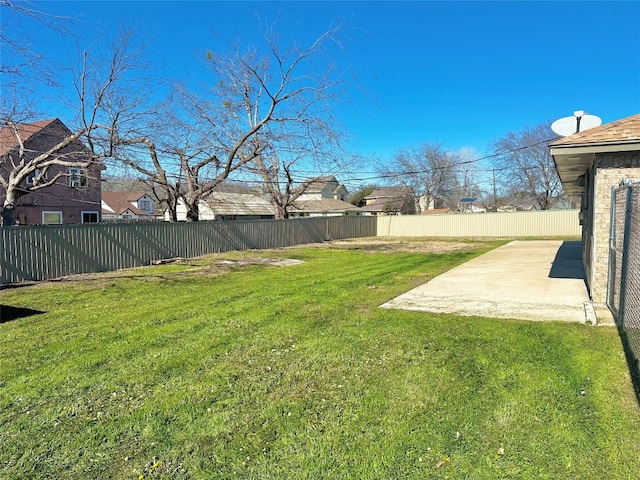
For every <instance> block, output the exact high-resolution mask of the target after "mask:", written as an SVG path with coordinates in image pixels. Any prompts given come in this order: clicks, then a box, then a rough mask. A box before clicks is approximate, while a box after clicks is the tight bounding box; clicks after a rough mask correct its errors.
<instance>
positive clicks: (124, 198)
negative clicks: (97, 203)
mask: <svg viewBox="0 0 640 480" xmlns="http://www.w3.org/2000/svg"><path fill="white" fill-rule="evenodd" d="M144 195H145V194H144V193H138V192H135V193H133V192H102V201H103V202H104V203H106V204H107V205H108V206H109V208H111V210H113V211H114V212H115V214H116V215H122V214H123V213H124V212H126V211H127V210H130V211H131V212H132V213H134V214H135V215H149V214H148V213H147V212H145V211H143V210H140V209H139V208H137V207H136V206H135V205H133V204H132V203H131V202H137V201H138V199H140V197H143V196H144ZM103 213H104V210H103ZM106 213H111V212H108V211H107V212H106Z"/></svg>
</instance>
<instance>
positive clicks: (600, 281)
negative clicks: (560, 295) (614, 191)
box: [589, 152, 640, 304]
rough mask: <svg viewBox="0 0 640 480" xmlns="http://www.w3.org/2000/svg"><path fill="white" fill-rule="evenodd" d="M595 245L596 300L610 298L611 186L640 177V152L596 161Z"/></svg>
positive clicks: (593, 282) (593, 277)
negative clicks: (626, 179)
mask: <svg viewBox="0 0 640 480" xmlns="http://www.w3.org/2000/svg"><path fill="white" fill-rule="evenodd" d="M594 165H595V167H594V172H595V178H594V183H593V194H594V203H593V213H594V217H593V224H592V225H593V244H592V251H591V260H590V261H591V278H590V279H589V285H590V288H591V296H592V299H593V301H594V302H595V303H602V304H604V303H605V302H606V300H607V277H608V271H609V233H610V223H611V188H612V187H617V186H618V185H619V184H620V181H621V180H623V179H625V178H634V179H640V153H638V152H632V153H614V154H600V155H597V156H596V159H595V162H594Z"/></svg>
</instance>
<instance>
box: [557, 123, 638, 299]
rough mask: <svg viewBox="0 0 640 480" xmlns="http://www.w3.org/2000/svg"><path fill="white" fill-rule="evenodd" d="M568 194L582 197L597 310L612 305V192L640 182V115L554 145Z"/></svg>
mask: <svg viewBox="0 0 640 480" xmlns="http://www.w3.org/2000/svg"><path fill="white" fill-rule="evenodd" d="M549 149H550V152H551V155H552V157H553V160H554V162H555V165H556V170H557V171H558V175H559V176H560V181H561V182H562V185H563V187H564V190H565V193H566V194H567V195H581V197H582V205H581V212H580V218H581V223H582V249H583V263H584V268H585V273H586V277H587V278H586V280H587V284H588V287H589V293H590V295H591V299H592V300H593V302H594V303H595V304H597V305H596V306H598V304H599V305H600V306H602V305H604V304H605V302H606V300H607V280H608V271H609V263H608V262H609V233H610V223H611V222H610V219H611V214H610V212H611V189H612V187H617V186H618V185H619V184H620V182H621V181H622V180H623V179H640V114H637V115H633V116H631V117H628V118H624V119H622V120H618V121H615V122H611V123H607V124H605V125H600V126H599V127H595V128H591V129H589V130H585V131H583V132H579V133H576V134H573V135H571V136H568V137H564V138H562V139H560V140H557V141H555V142H553V143H552V144H551V145H550V146H549Z"/></svg>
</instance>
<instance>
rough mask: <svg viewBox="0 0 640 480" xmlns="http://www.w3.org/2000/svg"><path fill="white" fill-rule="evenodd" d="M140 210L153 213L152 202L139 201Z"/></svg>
mask: <svg viewBox="0 0 640 480" xmlns="http://www.w3.org/2000/svg"><path fill="white" fill-rule="evenodd" d="M138 208H139V209H140V210H144V211H145V212H151V211H152V210H153V209H152V208H151V202H150V201H149V200H139V201H138Z"/></svg>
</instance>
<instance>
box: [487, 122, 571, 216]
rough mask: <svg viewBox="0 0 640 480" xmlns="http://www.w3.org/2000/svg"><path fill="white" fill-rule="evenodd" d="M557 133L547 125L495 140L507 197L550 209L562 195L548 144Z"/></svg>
mask: <svg viewBox="0 0 640 480" xmlns="http://www.w3.org/2000/svg"><path fill="white" fill-rule="evenodd" d="M555 138H556V136H555V135H554V134H553V133H552V132H551V130H550V128H549V127H548V126H547V125H546V124H542V125H538V126H536V127H526V128H524V129H523V130H521V131H516V132H508V133H506V134H505V135H504V136H503V137H501V138H499V139H497V140H496V141H495V142H494V143H493V147H494V149H495V151H496V152H503V153H502V155H500V156H499V157H497V159H496V161H495V163H496V167H497V168H496V173H497V178H498V183H499V185H500V187H501V190H502V192H503V195H504V196H507V197H509V198H511V199H512V200H516V199H530V200H531V201H532V202H534V203H535V205H536V206H537V207H538V208H540V209H541V210H548V209H550V208H551V207H553V206H554V205H555V204H556V203H557V202H558V201H559V200H560V199H561V198H562V184H561V183H560V179H559V178H558V173H557V172H556V169H555V165H554V163H553V159H552V158H551V155H550V154H549V149H548V148H547V145H548V144H549V143H550V142H551V141H553V140H555Z"/></svg>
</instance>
